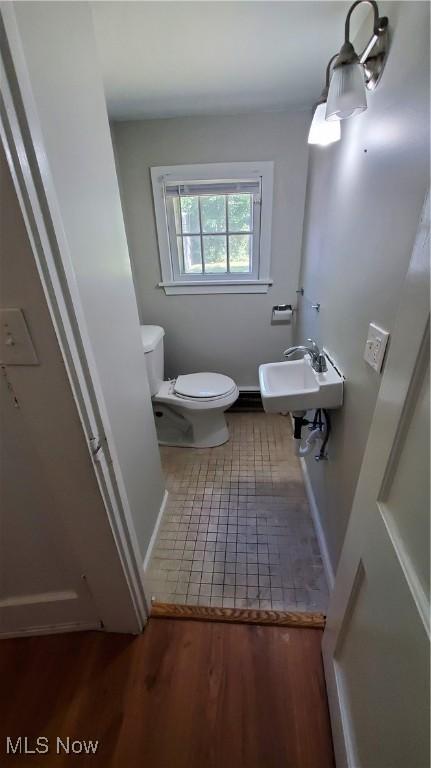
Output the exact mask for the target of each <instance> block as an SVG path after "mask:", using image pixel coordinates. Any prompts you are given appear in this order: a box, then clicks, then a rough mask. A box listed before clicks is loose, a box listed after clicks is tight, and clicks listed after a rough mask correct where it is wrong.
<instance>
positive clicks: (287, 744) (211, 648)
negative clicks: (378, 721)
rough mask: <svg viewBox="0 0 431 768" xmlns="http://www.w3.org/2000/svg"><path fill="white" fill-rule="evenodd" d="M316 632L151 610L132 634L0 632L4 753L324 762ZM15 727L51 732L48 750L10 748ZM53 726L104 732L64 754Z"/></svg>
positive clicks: (142, 762)
mask: <svg viewBox="0 0 431 768" xmlns="http://www.w3.org/2000/svg"><path fill="white" fill-rule="evenodd" d="M321 635H322V633H321V631H320V630H318V629H298V628H294V629H290V628H284V627H265V626H253V625H235V624H222V623H216V622H198V621H187V620H175V619H162V618H159V619H156V618H152V619H151V620H150V622H149V625H148V627H147V629H146V630H145V632H144V634H143V635H141V636H139V637H136V638H133V637H130V636H124V635H107V634H103V633H97V632H89V633H80V634H70V635H57V636H51V637H35V638H26V639H19V640H3V641H0V681H1V683H0V696H1V701H0V730H1V734H0V765H6V764H7V765H9V764H10V765H15V766H18V765H26V766H33V767H34V768H36V767H39V766H43V768H47V767H49V766H64V765H71V764H76V765H78V764H79V765H88V766H94V768H96V766H103V767H104V768H106V767H107V766H121V768H135V766H136V768H138V766H142V768H144V767H145V768H281V767H283V768H329V766H333V756H332V744H331V735H330V727H329V720H328V711H327V703H326V693H325V685H324V678H323V671H322V663H321V656H320V642H321ZM20 735H21V736H28V737H30V740H32V739H34V738H35V737H37V736H48V737H49V738H50V745H51V749H50V752H49V754H48V755H43V756H40V755H39V756H38V755H28V756H26V757H24V756H21V757H18V756H13V757H9V758H7V757H6V756H5V744H6V736H12V737H18V736H20ZM57 736H60V737H62V738H63V739H65V738H66V737H67V736H69V737H71V738H72V739H80V740H82V739H93V740H95V739H98V740H99V742H100V744H99V748H98V751H97V753H96V755H95V756H83V755H81V756H79V757H70V756H69V757H67V756H66V755H62V756H61V755H60V756H59V755H56V754H55V739H56V737H57ZM29 743H30V742H29Z"/></svg>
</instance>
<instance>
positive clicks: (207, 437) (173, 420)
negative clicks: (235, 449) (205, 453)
mask: <svg viewBox="0 0 431 768" xmlns="http://www.w3.org/2000/svg"><path fill="white" fill-rule="evenodd" d="M153 410H154V417H155V422H156V430H157V439H158V442H159V445H169V446H173V447H177V448H216V447H217V446H218V445H223V443H227V441H228V440H229V430H228V426H227V424H226V418H225V415H224V409H221V408H220V409H211V410H207V411H201V412H199V411H190V410H187V411H186V409H181V408H175V410H174V409H172V408H170V407H169V406H168V405H166V404H165V403H159V402H154V403H153Z"/></svg>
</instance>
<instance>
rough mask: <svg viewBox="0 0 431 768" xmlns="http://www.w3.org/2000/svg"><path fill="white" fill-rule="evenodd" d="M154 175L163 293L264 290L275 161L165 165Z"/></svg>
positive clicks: (268, 254)
mask: <svg viewBox="0 0 431 768" xmlns="http://www.w3.org/2000/svg"><path fill="white" fill-rule="evenodd" d="M151 175H152V182H153V194H154V203H155V212H156V224H157V235H158V241H159V251H160V262H161V267H162V282H161V283H160V285H161V286H162V287H163V288H164V289H165V292H166V293H167V294H173V293H175V294H178V293H239V292H240V293H245V292H253V293H254V292H256V293H262V292H266V291H267V290H268V286H269V285H270V284H271V280H270V278H269V258H270V247H271V209H272V176H273V167H272V163H268V162H266V163H257V164H256V163H253V164H250V163H229V164H218V163H217V164H212V165H204V166H198V165H191V166H171V167H159V168H152V169H151Z"/></svg>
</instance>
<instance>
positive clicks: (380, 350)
mask: <svg viewBox="0 0 431 768" xmlns="http://www.w3.org/2000/svg"><path fill="white" fill-rule="evenodd" d="M388 339H389V332H388V331H385V330H384V329H383V328H379V326H378V325H376V324H375V323H370V325H369V328H368V336H367V343H366V344H365V353H364V360H365V361H366V362H367V363H368V365H371V368H374V370H375V371H377V373H379V372H380V371H381V369H382V365H383V360H384V357H385V352H386V347H387V344H388Z"/></svg>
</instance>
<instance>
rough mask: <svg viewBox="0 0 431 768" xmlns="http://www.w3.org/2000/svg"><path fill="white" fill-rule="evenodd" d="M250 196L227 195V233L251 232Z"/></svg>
mask: <svg viewBox="0 0 431 768" xmlns="http://www.w3.org/2000/svg"><path fill="white" fill-rule="evenodd" d="M251 198H252V195H229V196H228V199H227V204H228V217H229V231H230V232H251V229H252V226H251V222H252V217H251Z"/></svg>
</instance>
